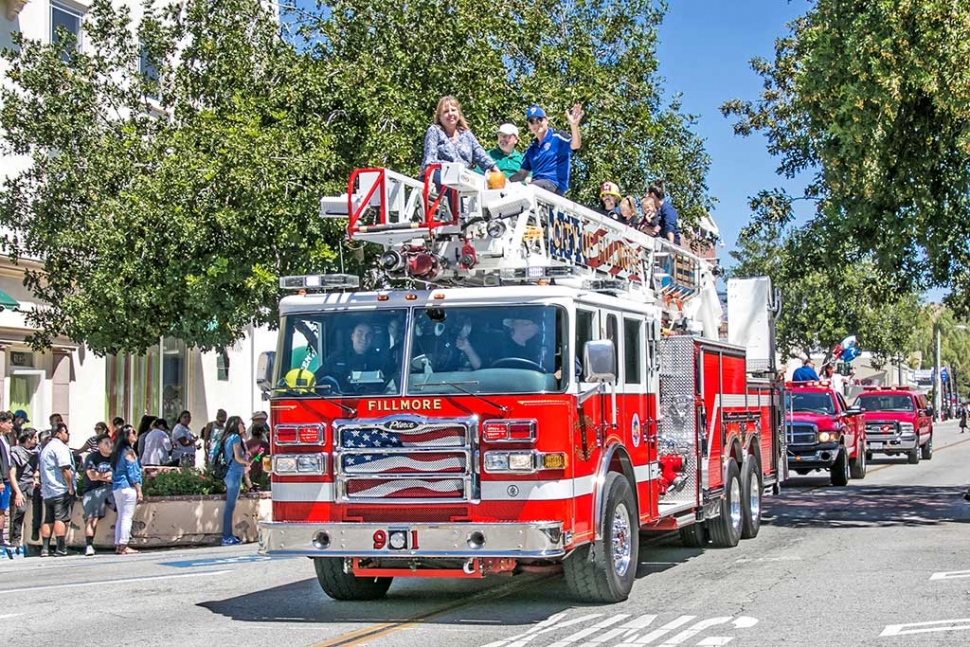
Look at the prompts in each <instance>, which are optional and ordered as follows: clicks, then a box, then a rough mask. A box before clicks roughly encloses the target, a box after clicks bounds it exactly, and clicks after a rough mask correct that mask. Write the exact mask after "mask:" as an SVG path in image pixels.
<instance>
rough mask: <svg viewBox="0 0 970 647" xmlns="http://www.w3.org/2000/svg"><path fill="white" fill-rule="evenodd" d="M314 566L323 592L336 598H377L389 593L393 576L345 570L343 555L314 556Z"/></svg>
mask: <svg viewBox="0 0 970 647" xmlns="http://www.w3.org/2000/svg"><path fill="white" fill-rule="evenodd" d="M313 568H314V569H315V570H316V572H317V581H318V582H320V588H322V589H323V592H324V593H326V594H327V595H328V596H330V597H331V598H333V599H334V600H377V599H380V598H382V597H384V595H385V594H386V593H387V589H389V588H390V586H391V580H393V579H394V578H393V577H357V576H356V575H354V574H353V573H345V572H344V560H343V558H342V557H314V558H313Z"/></svg>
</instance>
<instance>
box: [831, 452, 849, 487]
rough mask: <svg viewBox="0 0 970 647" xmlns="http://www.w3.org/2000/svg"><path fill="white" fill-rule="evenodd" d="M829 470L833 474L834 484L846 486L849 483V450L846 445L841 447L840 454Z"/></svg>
mask: <svg viewBox="0 0 970 647" xmlns="http://www.w3.org/2000/svg"><path fill="white" fill-rule="evenodd" d="M829 472H830V474H831V475H832V485H834V486H836V487H845V486H846V485H848V484H849V452H848V450H846V448H845V447H840V448H839V455H838V456H836V457H835V462H834V463H832V467H830V468H829Z"/></svg>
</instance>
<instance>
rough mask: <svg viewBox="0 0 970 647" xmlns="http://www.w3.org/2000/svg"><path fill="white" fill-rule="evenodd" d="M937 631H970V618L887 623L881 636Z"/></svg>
mask: <svg viewBox="0 0 970 647" xmlns="http://www.w3.org/2000/svg"><path fill="white" fill-rule="evenodd" d="M936 631H970V618H960V619H958V620H931V621H929V622H911V623H909V624H903V625H887V626H886V628H885V629H883V630H882V633H881V634H879V637H880V638H886V637H888V636H907V635H910V634H925V633H932V632H936Z"/></svg>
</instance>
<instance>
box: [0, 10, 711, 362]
mask: <svg viewBox="0 0 970 647" xmlns="http://www.w3.org/2000/svg"><path fill="white" fill-rule="evenodd" d="M662 16H663V5H662V4H658V3H656V2H653V1H651V0H626V1H620V0H577V1H576V2H571V3H567V4H563V3H560V2H557V1H553V0H535V1H531V2H527V1H525V0H510V1H509V2H505V3H502V4H501V5H495V4H494V3H486V2H482V1H481V0H448V1H447V2H444V3H442V2H439V1H437V0H435V1H432V0H416V1H415V2H408V3H400V2H390V1H388V0H375V1H373V2H365V3H361V2H356V1H354V2H351V1H338V2H325V3H320V4H318V5H317V6H316V8H314V9H309V10H305V9H304V10H300V11H298V12H297V11H296V10H293V11H292V12H289V10H287V9H286V8H284V15H283V21H282V26H283V29H282V30H281V29H280V27H281V24H280V22H279V21H278V19H277V16H275V15H273V14H270V13H268V12H267V9H266V8H265V6H264V3H261V2H259V0H220V1H219V2H208V1H204V0H188V2H186V3H184V4H179V5H172V6H170V7H168V8H153V3H152V2H151V0H146V3H145V5H144V17H143V18H140V19H139V20H137V21H136V20H132V18H131V16H130V14H129V12H128V10H127V9H126V8H125V7H123V6H121V7H113V6H112V2H110V0H95V1H94V2H93V4H92V7H91V10H90V11H89V12H88V14H87V15H86V17H85V20H84V39H83V41H84V46H83V48H82V49H81V50H80V51H78V50H77V49H76V48H75V47H74V43H73V42H72V41H71V39H70V38H67V37H65V38H62V39H60V40H59V41H58V42H57V43H53V44H42V43H38V42H31V41H29V40H28V39H25V38H24V37H23V36H22V35H19V34H18V35H16V36H15V43H16V46H17V48H16V49H15V50H14V51H9V52H6V53H5V54H4V56H5V58H6V60H7V61H8V63H9V66H10V67H9V71H8V73H7V80H8V81H9V83H8V84H6V85H5V86H4V88H3V90H2V95H0V97H2V108H0V110H2V112H0V127H2V129H3V135H2V136H3V144H4V150H5V151H6V152H14V153H16V154H19V155H25V156H28V157H29V159H30V162H31V164H30V167H29V168H28V169H27V170H26V171H24V172H22V173H19V174H17V175H14V176H12V177H9V178H7V179H6V181H5V182H4V185H3V188H2V190H0V225H4V226H7V227H9V228H11V229H12V230H13V231H14V232H15V233H14V234H13V235H11V236H8V237H7V238H6V239H5V240H4V241H3V242H4V246H5V249H6V251H7V253H10V254H11V255H12V256H13V257H14V258H18V257H21V256H24V255H29V256H32V257H36V258H41V259H43V261H44V269H43V271H42V272H31V271H28V272H27V279H26V282H27V284H28V286H29V287H30V288H31V289H32V290H33V291H34V292H35V293H36V294H37V295H38V296H39V297H40V298H41V299H43V300H44V301H46V302H47V303H48V304H50V307H49V308H47V309H43V310H40V311H37V312H35V313H34V314H32V315H31V318H32V323H34V324H35V325H36V326H38V328H39V331H40V332H39V333H38V335H37V336H36V338H35V342H36V343H38V344H44V343H46V342H49V340H50V339H51V338H52V336H55V335H64V336H67V337H69V338H71V339H74V340H76V341H83V342H85V343H87V345H88V346H89V347H90V348H91V349H92V350H94V351H95V352H99V353H114V352H119V351H139V350H141V349H144V348H145V347H147V346H149V345H152V344H154V343H157V340H158V338H159V337H160V336H173V337H178V338H180V339H182V340H184V341H185V342H186V343H188V344H190V345H195V346H199V347H201V348H212V347H218V346H223V345H227V344H229V343H231V342H232V341H233V340H234V339H236V338H238V337H239V335H240V334H241V333H242V331H243V330H244V328H245V327H246V326H248V325H250V324H257V325H258V324H265V323H271V322H273V321H274V320H275V318H276V301H277V298H278V289H277V277H279V276H281V275H286V274H300V273H305V272H311V271H328V270H332V269H335V268H337V267H338V258H341V257H342V254H341V249H340V246H341V241H342V239H343V231H342V229H340V228H339V226H338V223H335V222H332V221H323V220H321V219H319V218H318V215H317V213H318V200H319V198H320V197H321V196H323V195H328V194H334V193H339V192H341V191H342V190H345V187H346V178H347V175H348V173H349V171H350V170H351V169H353V168H355V167H362V166H388V167H392V168H395V169H397V170H400V171H403V172H405V173H411V172H416V170H417V166H418V164H419V162H420V157H421V141H422V137H423V134H424V132H425V130H426V129H427V127H428V125H430V123H431V122H432V118H433V111H434V107H435V105H436V103H437V101H438V99H439V97H440V96H442V95H444V94H452V95H454V96H456V97H457V98H458V99H459V100H460V101H461V103H462V105H463V109H464V112H465V114H466V116H467V118H468V120H469V122H470V124H471V127H472V129H473V131H474V132H476V133H478V135H479V138H480V139H481V141H482V143H483V144H484V145H486V147H490V146H491V145H492V141H493V139H492V138H493V133H494V132H495V128H496V127H497V126H498V124H500V123H502V122H504V121H514V122H518V123H519V124H520V125H521V126H524V124H523V121H524V110H525V108H526V107H527V106H528V105H529V104H531V103H539V104H540V105H542V106H543V107H544V108H545V109H546V111H547V112H548V113H549V115H550V118H551V122H552V125H553V126H554V127H559V128H563V127H565V117H564V112H565V110H566V108H567V107H568V106H570V105H572V104H573V103H575V102H580V103H582V104H583V106H584V108H585V112H586V118H585V121H584V123H583V124H582V129H583V135H584V145H583V148H582V150H580V151H579V152H578V153H577V154H576V155H575V156H574V162H573V179H572V183H571V190H570V196H571V197H573V198H574V199H577V200H580V201H584V202H591V203H592V202H595V201H596V189H597V187H598V186H599V184H600V183H601V182H603V181H606V180H611V181H615V182H618V183H619V184H620V185H621V187H622V188H623V189H624V191H626V192H630V193H633V194H642V193H643V192H644V191H645V188H646V184H647V182H648V180H650V179H654V178H658V177H663V178H665V179H666V181H667V188H668V192H669V193H670V194H671V195H672V197H673V199H674V201H675V202H676V203H677V206H678V208H679V210H680V213H681V216H682V218H683V220H684V222H685V224H686V225H688V226H689V225H690V224H692V223H695V222H696V221H697V220H698V219H699V218H700V217H701V216H702V215H703V214H704V213H706V212H707V210H708V209H709V208H710V206H711V204H712V199H711V198H710V196H709V195H708V193H707V187H706V184H705V181H706V174H707V169H708V165H709V159H708V157H707V154H706V153H705V152H704V148H703V144H702V142H701V140H700V139H699V138H698V137H697V136H695V135H694V134H693V133H692V132H691V130H690V127H691V125H692V123H693V120H692V117H690V116H689V115H685V114H683V113H682V112H681V110H680V106H679V104H678V102H677V101H676V100H674V101H669V102H668V101H665V100H664V99H663V96H664V93H663V89H662V80H661V79H660V77H659V76H658V74H657V61H656V54H655V45H656V38H657V37H656V31H657V26H658V24H659V23H660V21H661V19H662ZM142 60H144V61H145V62H147V63H149V65H147V66H145V65H139V61H142ZM156 77H157V78H156ZM147 97H153V98H151V99H150V98H147ZM521 130H522V132H523V135H524V137H523V142H522V143H521V144H520V147H522V146H524V145H526V144H527V143H528V141H527V140H528V135H527V131H526V129H525V128H524V127H522V128H521ZM344 251H347V252H350V251H351V250H344ZM354 251H355V252H358V253H353V254H351V253H348V254H347V255H346V262H347V263H349V264H350V266H351V267H350V268H348V269H350V270H351V271H361V261H360V258H361V255H360V253H359V252H360V251H361V250H354Z"/></svg>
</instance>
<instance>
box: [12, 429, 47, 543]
mask: <svg viewBox="0 0 970 647" xmlns="http://www.w3.org/2000/svg"><path fill="white" fill-rule="evenodd" d="M17 441H18V442H17V446H16V447H14V448H13V449H12V450H10V458H11V465H10V482H11V483H16V484H17V487H18V489H19V490H20V493H19V494H20V495H19V497H18V496H17V494H16V493H14V501H13V506H14V507H13V511H12V512H11V514H10V544H11V546H13V547H14V549H15V550H16V552H17V554H21V555H24V556H25V557H26V555H27V546H26V544H25V542H24V541H23V528H24V517H26V516H27V504H28V501H29V502H30V506H31V513H32V518H31V526H32V528H31V537H30V538H31V539H32V540H33V541H39V540H40V524H41V521H43V517H44V508H43V500H42V499H41V498H40V472H38V471H37V458H38V454H39V452H38V451H37V430H36V429H33V428H31V427H27V428H26V429H24V430H23V431H21V432H20V437H19V438H18V439H17Z"/></svg>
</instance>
